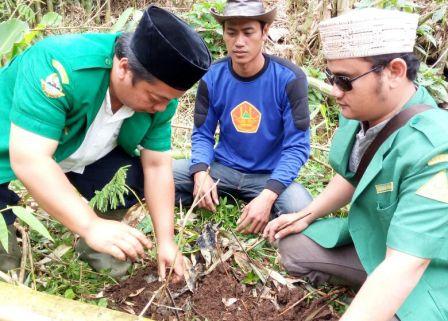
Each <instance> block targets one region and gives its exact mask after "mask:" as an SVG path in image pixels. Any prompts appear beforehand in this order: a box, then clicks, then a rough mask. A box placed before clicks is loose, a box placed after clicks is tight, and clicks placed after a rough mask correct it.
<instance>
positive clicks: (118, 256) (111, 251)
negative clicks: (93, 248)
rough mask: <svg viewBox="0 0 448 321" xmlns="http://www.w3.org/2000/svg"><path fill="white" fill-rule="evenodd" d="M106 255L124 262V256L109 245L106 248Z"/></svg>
mask: <svg viewBox="0 0 448 321" xmlns="http://www.w3.org/2000/svg"><path fill="white" fill-rule="evenodd" d="M108 253H109V254H110V255H112V256H113V257H114V258H116V259H117V260H120V261H126V254H124V252H123V251H122V250H121V249H120V248H119V247H118V246H116V245H113V244H112V245H110V246H109V247H108Z"/></svg>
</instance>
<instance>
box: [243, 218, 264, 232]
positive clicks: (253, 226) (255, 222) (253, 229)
mask: <svg viewBox="0 0 448 321" xmlns="http://www.w3.org/2000/svg"><path fill="white" fill-rule="evenodd" d="M260 224H263V222H260V221H258V220H255V219H254V220H252V224H251V225H250V227H249V228H248V229H247V233H252V234H257V229H258V228H259V225H260Z"/></svg>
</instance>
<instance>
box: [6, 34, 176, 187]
mask: <svg viewBox="0 0 448 321" xmlns="http://www.w3.org/2000/svg"><path fill="white" fill-rule="evenodd" d="M117 37H118V35H117V34H83V35H76V34H75V35H65V36H56V37H49V38H46V39H44V40H42V41H40V42H38V43H37V44H35V45H34V46H32V47H30V48H29V49H27V50H26V51H25V52H24V53H23V54H21V55H19V56H18V57H16V58H15V59H14V60H13V61H11V62H10V63H9V65H7V66H5V67H4V68H2V69H0V183H5V182H9V181H11V180H12V179H14V178H15V176H14V173H13V172H12V170H11V165H10V162H9V132H10V123H11V122H12V123H14V124H15V125H17V126H19V127H22V128H24V129H26V130H28V131H31V132H34V133H36V134H38V135H41V136H44V137H47V138H50V139H54V140H57V141H59V146H58V148H57V150H56V152H55V154H54V158H55V160H56V161H57V162H60V161H62V160H64V159H65V158H67V157H68V156H70V155H71V154H73V153H74V152H75V151H76V150H77V149H78V147H79V146H80V145H81V143H82V141H83V140H84V137H85V135H86V133H87V130H88V128H89V126H90V125H91V124H92V122H93V120H94V119H95V116H96V114H97V113H98V110H99V108H100V107H101V105H102V102H103V100H104V98H105V95H106V91H107V89H108V87H109V79H110V71H111V68H112V63H113V57H114V45H115V40H116V38H117ZM176 106H177V101H176V100H173V101H171V102H170V104H169V105H168V107H167V109H166V110H165V111H164V112H160V113H155V114H148V113H140V112H139V113H134V115H133V116H132V117H130V118H128V119H126V120H125V121H124V123H123V125H122V127H121V130H120V134H119V136H118V144H119V145H120V146H122V147H123V148H124V149H125V150H126V151H127V152H128V153H129V154H130V155H137V154H138V153H137V147H138V146H139V145H140V146H142V147H143V148H146V149H149V150H155V151H166V150H169V149H170V148H171V118H172V116H173V115H174V113H175V110H176Z"/></svg>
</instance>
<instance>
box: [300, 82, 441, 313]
mask: <svg viewBox="0 0 448 321" xmlns="http://www.w3.org/2000/svg"><path fill="white" fill-rule="evenodd" d="M419 103H425V104H429V105H433V106H434V107H435V106H436V104H435V102H434V100H433V99H432V98H431V97H430V95H429V94H428V92H427V91H426V89H424V88H423V87H420V88H419V89H418V91H417V92H416V94H415V95H414V97H413V98H412V99H411V100H410V101H409V102H408V103H407V104H406V105H405V107H404V108H407V107H409V106H411V105H415V104H419ZM359 126H360V125H359V122H358V121H353V120H346V119H341V126H340V128H339V129H338V130H337V132H336V134H335V137H334V139H333V142H332V148H331V152H330V162H331V165H332V166H333V168H334V169H335V171H336V172H338V173H339V174H340V175H342V176H343V177H345V178H346V179H347V180H349V181H350V182H352V183H353V180H352V178H353V176H354V174H353V173H351V172H350V171H349V170H348V162H349V158H350V154H351V151H352V148H353V143H354V141H355V136H356V133H357V132H358V131H359ZM447 126H448V112H446V111H443V110H441V109H438V108H437V107H435V108H434V109H431V110H429V111H426V112H424V113H422V114H419V115H416V116H414V117H413V118H412V119H411V120H410V121H409V122H408V124H407V125H405V126H404V127H403V128H401V129H400V130H399V131H398V132H396V133H394V134H392V135H391V136H390V137H389V138H388V139H387V140H386V141H385V142H384V144H383V145H382V146H381V147H380V148H379V149H378V151H377V152H376V154H375V156H374V157H373V159H372V161H371V163H370V165H369V167H368V168H367V170H366V172H365V174H364V176H363V177H362V179H361V181H360V182H359V184H358V185H357V187H356V190H355V193H354V195H353V198H352V202H351V208H350V212H349V215H348V218H347V219H338V218H329V219H322V220H319V221H317V222H315V223H313V224H312V225H311V226H310V227H309V228H308V229H307V230H306V231H304V234H305V235H307V236H309V237H310V238H312V239H313V240H315V241H316V242H318V243H319V244H321V245H322V246H324V247H327V248H331V247H336V246H340V245H343V244H348V243H351V242H353V244H354V245H355V248H356V251H357V253H358V255H359V258H360V260H361V263H362V265H363V266H364V268H365V270H366V271H367V273H368V274H370V273H372V272H373V270H374V269H375V268H376V267H377V266H378V265H379V264H380V263H381V262H382V261H383V260H384V258H385V254H386V247H389V248H392V249H395V250H397V251H401V252H404V253H407V254H410V255H413V256H416V257H421V258H429V259H431V260H432V261H431V263H430V265H429V267H428V268H427V270H426V271H425V273H424V275H423V277H422V278H421V280H420V282H419V283H418V285H417V286H416V288H415V289H414V290H413V291H412V293H411V294H410V296H409V297H408V298H407V300H406V301H405V302H404V304H403V305H402V306H401V308H400V310H399V311H398V313H397V315H398V316H399V318H400V319H401V320H402V321H423V320H424V321H448V176H447V175H448V174H447V173H448V131H447V128H448V127H447Z"/></svg>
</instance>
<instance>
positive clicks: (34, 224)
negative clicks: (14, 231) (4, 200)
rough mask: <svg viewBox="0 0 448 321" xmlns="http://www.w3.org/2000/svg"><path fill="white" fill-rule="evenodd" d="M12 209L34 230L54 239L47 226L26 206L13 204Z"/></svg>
mask: <svg viewBox="0 0 448 321" xmlns="http://www.w3.org/2000/svg"><path fill="white" fill-rule="evenodd" d="M11 209H12V211H13V212H14V214H15V215H16V216H17V217H18V218H20V219H21V220H22V221H24V222H25V223H26V224H28V225H29V227H30V228H31V229H33V230H35V231H36V232H37V233H39V234H40V235H42V236H44V237H46V238H47V239H49V240H51V241H53V238H52V237H51V235H50V233H49V232H48V230H47V229H46V228H45V226H44V225H43V224H42V223H41V222H40V221H39V220H38V219H37V218H36V217H35V216H34V215H33V214H32V212H31V211H30V210H28V209H26V208H24V207H21V206H11Z"/></svg>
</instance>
